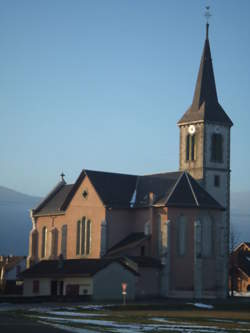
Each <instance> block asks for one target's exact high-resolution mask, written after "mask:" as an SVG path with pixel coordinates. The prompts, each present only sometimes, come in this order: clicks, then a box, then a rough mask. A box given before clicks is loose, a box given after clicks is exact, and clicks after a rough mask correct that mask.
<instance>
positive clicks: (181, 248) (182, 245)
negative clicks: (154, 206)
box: [178, 215, 187, 256]
mask: <svg viewBox="0 0 250 333" xmlns="http://www.w3.org/2000/svg"><path fill="white" fill-rule="evenodd" d="M186 249H187V218H186V217H185V216H184V215H181V216H180V217H179V220H178V254H179V255H180V256H184V255H185V253H186Z"/></svg>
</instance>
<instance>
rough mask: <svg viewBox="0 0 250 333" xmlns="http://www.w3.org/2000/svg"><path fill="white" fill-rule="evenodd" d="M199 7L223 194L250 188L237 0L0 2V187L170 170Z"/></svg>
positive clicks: (247, 9)
mask: <svg viewBox="0 0 250 333" xmlns="http://www.w3.org/2000/svg"><path fill="white" fill-rule="evenodd" d="M207 4H209V5H210V6H211V13H212V15H213V16H212V18H211V20H210V45H211V51H212V57H213V65H214V71H215V79H216V84H217V91H218V96H219V101H220V103H221V105H222V106H223V108H224V109H225V111H226V112H227V114H228V115H229V116H230V117H231V119H232V120H233V122H234V127H233V129H232V145H231V147H232V150H231V151H232V155H231V168H232V190H233V191H245V190H250V177H249V176H247V175H248V172H249V170H250V153H249V151H250V149H249V145H250V121H249V114H250V107H249V104H250V102H249V101H250V65H249V64H250V60H249V59H250V18H249V17H250V16H249V15H250V1H249V0H240V1H235V0H224V1H223V0H220V1H215V0H214V1H209V2H207V1H202V0H200V1H198V0H189V1H180V0H172V1H170V0H169V1H168V0H74V1H72V0H36V1H34V0H0V153H1V154H0V185H3V186H7V187H10V188H13V189H15V190H18V191H22V192H24V193H28V194H33V195H45V194H46V193H47V192H48V191H49V190H51V188H52V187H53V186H54V185H55V184H56V183H57V182H58V181H59V175H60V173H61V171H62V170H63V172H64V173H65V174H66V178H65V179H66V181H67V182H68V183H71V182H74V181H75V179H76V178H77V176H78V175H79V173H80V171H81V170H82V169H83V168H88V169H93V170H104V171H113V172H123V173H132V174H148V173H154V172H162V171H174V170H177V169H178V162H179V161H178V159H179V155H178V154H179V130H178V127H177V126H176V122H177V121H178V120H179V118H180V117H181V116H182V115H183V113H184V112H185V111H186V110H187V108H188V107H189V105H190V104H191V101H192V97H193V91H194V86H195V82H196V77H197V72H198V67H199V62H200V57H201V53H202V48H203V44H204V38H205V18H204V8H205V6H206V5H207Z"/></svg>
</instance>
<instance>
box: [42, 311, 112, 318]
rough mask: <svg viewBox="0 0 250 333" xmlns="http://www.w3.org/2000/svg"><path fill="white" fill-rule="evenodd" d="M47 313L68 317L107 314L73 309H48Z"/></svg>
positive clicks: (101, 315) (102, 315)
mask: <svg viewBox="0 0 250 333" xmlns="http://www.w3.org/2000/svg"><path fill="white" fill-rule="evenodd" d="M46 313H47V314H51V315H55V316H66V317H67V316H68V317H104V316H107V315H106V314H103V313H83V312H75V311H74V312H72V311H48V312H46Z"/></svg>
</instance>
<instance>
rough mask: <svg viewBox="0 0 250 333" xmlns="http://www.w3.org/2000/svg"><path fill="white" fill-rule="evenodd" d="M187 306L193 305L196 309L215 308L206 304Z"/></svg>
mask: <svg viewBox="0 0 250 333" xmlns="http://www.w3.org/2000/svg"><path fill="white" fill-rule="evenodd" d="M187 304H191V305H193V306H195V307H196V308H200V309H209V310H211V309H213V308H214V306H213V305H211V304H204V303H187Z"/></svg>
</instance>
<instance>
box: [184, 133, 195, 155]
mask: <svg viewBox="0 0 250 333" xmlns="http://www.w3.org/2000/svg"><path fill="white" fill-rule="evenodd" d="M186 160H187V161H195V160H196V135H195V134H193V135H191V134H188V135H187V136H186Z"/></svg>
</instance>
